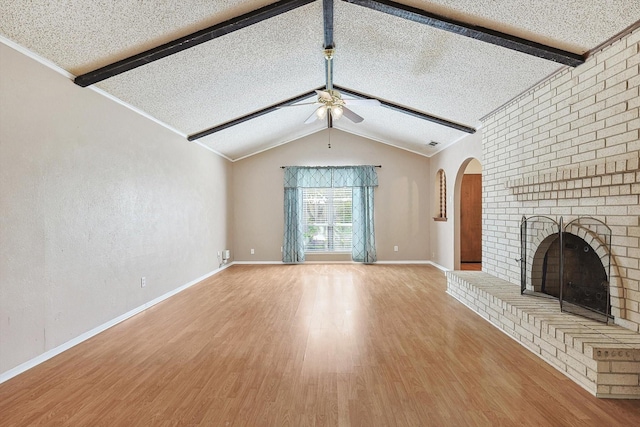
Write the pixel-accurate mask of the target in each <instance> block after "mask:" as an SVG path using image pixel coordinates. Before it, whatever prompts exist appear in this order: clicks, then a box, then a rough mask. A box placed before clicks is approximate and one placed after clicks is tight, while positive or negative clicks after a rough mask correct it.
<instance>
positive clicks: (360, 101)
mask: <svg viewBox="0 0 640 427" xmlns="http://www.w3.org/2000/svg"><path fill="white" fill-rule="evenodd" d="M343 101H344V103H345V105H370V106H376V107H377V106H379V105H380V101H378V100H377V99H343Z"/></svg>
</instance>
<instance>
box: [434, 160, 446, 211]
mask: <svg viewBox="0 0 640 427" xmlns="http://www.w3.org/2000/svg"><path fill="white" fill-rule="evenodd" d="M435 191H436V209H437V211H436V213H435V216H434V217H433V219H434V220H436V221H446V220H447V177H446V175H445V174H444V170H442V169H440V170H439V171H438V176H437V180H436V188H435Z"/></svg>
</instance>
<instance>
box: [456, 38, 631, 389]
mask: <svg viewBox="0 0 640 427" xmlns="http://www.w3.org/2000/svg"><path fill="white" fill-rule="evenodd" d="M639 68H640V28H636V29H635V30H633V31H630V32H627V33H626V34H625V35H622V36H620V37H618V38H616V39H615V40H613V41H612V42H611V43H610V44H608V45H607V46H605V47H603V48H602V49H600V50H598V51H596V52H592V54H591V55H590V56H589V58H588V59H587V61H586V62H585V63H584V64H583V65H581V66H579V67H576V68H565V69H563V70H561V71H559V72H558V73H556V74H555V75H553V76H551V77H549V78H548V79H547V80H545V81H543V82H541V83H539V84H538V85H537V86H535V87H534V88H532V89H531V90H529V91H528V92H526V93H524V94H522V95H521V96H519V97H518V98H517V99H514V100H513V101H511V102H510V103H508V104H507V105H505V106H503V107H502V108H501V109H499V110H498V111H495V112H493V113H492V114H490V115H489V116H487V117H485V118H484V119H483V126H482V156H483V162H482V163H483V178H482V179H483V182H482V187H483V214H482V215H483V218H482V234H483V242H482V253H483V258H482V268H483V272H482V273H481V274H480V275H477V276H473V274H471V273H472V272H464V273H461V275H457V272H454V273H450V274H448V282H449V292H450V293H451V294H452V295H454V296H456V298H458V299H460V300H461V301H463V302H464V303H465V304H467V305H469V306H470V307H471V306H472V301H475V302H473V304H476V306H475V307H474V308H473V309H474V310H476V311H477V312H479V313H480V314H482V311H483V310H484V314H482V315H483V317H485V318H486V319H487V320H489V321H491V322H492V323H494V324H496V326H498V327H500V328H502V329H503V330H504V331H505V332H507V333H508V334H510V335H511V336H513V337H514V338H516V339H518V340H519V341H520V342H521V343H523V345H525V346H527V347H528V348H529V349H530V350H532V351H534V352H535V353H537V354H538V355H540V357H542V358H544V359H545V360H547V361H549V363H551V364H553V365H554V366H556V367H557V368H558V369H560V370H561V371H563V372H564V373H565V374H567V375H568V376H569V377H571V378H573V379H574V380H575V381H576V382H578V383H580V384H581V385H582V386H583V387H585V388H586V389H588V390H589V391H590V392H592V393H593V394H596V395H599V396H607V397H635V398H640V379H639V377H640V334H639V332H640V245H639V241H640V221H639V218H640V200H639V197H640V115H639V111H640V92H639V88H640V71H639ZM531 215H538V216H548V217H552V218H559V217H563V218H564V220H565V223H569V222H571V221H572V220H574V219H576V218H578V217H593V218H595V219H597V220H599V221H602V223H604V224H606V225H607V226H608V227H610V229H611V237H610V239H611V240H610V246H609V249H608V250H607V252H608V253H607V254H606V255H607V256H608V257H609V259H610V261H609V262H610V265H609V266H605V267H610V275H609V291H610V292H609V293H610V302H611V315H612V316H613V318H612V321H611V323H613V324H612V325H606V324H597V323H596V324H593V323H589V321H587V320H578V321H576V322H577V323H576V322H574V318H576V316H573V315H571V314H566V313H559V309H557V308H556V307H557V302H556V303H552V302H549V304H551V305H549V304H547V303H546V302H545V303H542V306H540V305H539V304H538V303H536V302H531V301H530V300H531V298H534V299H535V297H528V298H529V300H524V301H521V300H520V299H519V298H518V297H523V298H527V296H520V295H519V292H518V288H517V285H519V284H520V282H521V268H520V267H521V265H520V262H519V260H520V258H521V251H520V247H521V241H520V222H521V219H522V217H523V216H531ZM569 231H571V230H569ZM574 234H576V235H577V236H579V237H580V238H581V239H583V240H585V242H586V243H587V244H589V245H590V247H591V248H592V249H593V250H594V251H596V253H598V255H599V256H601V257H602V256H604V255H605V254H604V252H603V251H604V248H603V247H601V245H598V244H597V242H594V241H593V239H592V238H591V236H590V235H589V234H588V233H584V234H582V235H581V232H580V231H577V230H576V231H575V232H574ZM590 239H591V240H590ZM543 241H544V236H541V239H540V242H539V243H542V242H543ZM529 262H531V268H532V269H534V271H532V272H531V276H530V277H533V282H532V283H529V286H530V287H531V288H532V289H533V288H534V286H535V280H537V279H539V277H538V276H536V274H538V273H537V272H536V271H535V268H537V267H535V266H534V265H533V264H534V263H533V260H530V261H529ZM463 276H464V277H463ZM474 277H475V278H474ZM491 280H493V281H494V285H493V287H492V285H491ZM478 281H479V283H475V282H478ZM505 284H506V286H507V287H508V286H509V285H516V286H514V288H515V291H514V290H513V289H509V290H508V292H507V290H506V289H507V288H505ZM503 291H504V292H506V293H503ZM512 292H515V294H513V295H512ZM538 300H539V299H538ZM488 310H489V311H488ZM527 310H529V311H527ZM554 310H555V311H554ZM566 316H568V317H566ZM598 325H600V326H598Z"/></svg>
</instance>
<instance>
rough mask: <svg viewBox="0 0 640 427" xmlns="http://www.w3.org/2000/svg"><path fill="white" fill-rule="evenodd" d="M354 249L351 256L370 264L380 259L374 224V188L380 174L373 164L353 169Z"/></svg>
mask: <svg viewBox="0 0 640 427" xmlns="http://www.w3.org/2000/svg"><path fill="white" fill-rule="evenodd" d="M353 173H354V174H355V178H354V180H353V183H352V184H353V188H352V189H351V191H352V196H351V197H352V205H351V206H352V210H353V215H352V217H353V220H352V221H353V239H352V241H353V249H352V251H351V258H352V259H353V260H354V261H357V262H364V263H365V264H370V263H374V262H376V260H377V259H378V257H377V255H376V235H375V228H374V226H373V189H374V187H376V186H377V185H378V175H377V174H376V170H375V168H374V167H373V166H361V167H359V168H357V169H356V170H355V171H353Z"/></svg>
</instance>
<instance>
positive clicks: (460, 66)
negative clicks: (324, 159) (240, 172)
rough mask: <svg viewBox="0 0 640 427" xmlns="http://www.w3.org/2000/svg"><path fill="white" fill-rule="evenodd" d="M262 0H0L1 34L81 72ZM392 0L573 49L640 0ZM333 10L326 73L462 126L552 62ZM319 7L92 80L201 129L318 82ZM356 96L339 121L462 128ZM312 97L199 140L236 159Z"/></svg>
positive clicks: (600, 35)
mask: <svg viewBox="0 0 640 427" xmlns="http://www.w3.org/2000/svg"><path fill="white" fill-rule="evenodd" d="M270 3H272V0H248V1H232V0H224V1H207V0H191V1H190V0H183V1H180V2H178V1H171V0H157V1H153V2H141V1H138V0H112V1H96V0H65V1H63V0H59V1H46V2H45V1H42V2H34V1H28V0H0V10H2V13H1V14H0V35H2V36H3V37H5V38H7V39H9V40H11V41H12V42H14V43H17V44H19V45H21V46H23V47H24V48H26V49H27V50H30V51H31V52H33V53H35V54H36V55H38V56H41V57H44V58H46V59H48V60H49V61H51V62H53V63H54V64H57V65H58V66H60V67H61V68H64V69H65V70H67V71H69V72H70V73H72V74H74V75H79V74H83V73H86V72H89V71H92V70H94V69H96V68H98V67H101V66H104V65H108V64H110V63H112V62H115V61H117V60H121V59H124V58H127V57H128V56H130V55H133V54H137V53H140V52H143V51H145V50H146V49H150V48H153V47H155V46H158V45H160V44H163V43H166V42H169V41H171V40H174V39H176V38H178V37H182V36H185V35H188V34H190V33H192V32H194V31H197V30H200V29H203V28H206V27H209V26H211V25H215V24H218V23H221V22H224V21H226V20H229V19H231V18H234V17H237V16H239V15H242V14H244V13H247V12H250V11H253V10H255V9H258V8H260V7H263V6H265V5H268V4H270ZM400 3H404V4H406V5H409V6H413V7H417V8H419V9H422V10H425V11H428V12H432V13H436V14H439V15H442V16H446V17H450V18H454V19H457V20H460V21H463V22H466V23H469V24H474V25H480V26H484V27H488V28H491V29H493V30H497V31H502V32H505V33H508V34H511V35H515V36H519V37H523V38H526V39H529V40H532V41H535V42H538V43H543V44H546V45H549V46H552V47H555V48H559V49H564V50H568V51H570V52H573V53H578V54H583V53H585V52H588V51H589V50H591V49H593V48H595V47H596V46H598V45H599V44H601V43H604V42H605V41H607V40H608V39H610V38H611V37H613V36H614V35H616V34H617V33H619V32H620V31H622V30H624V29H625V28H627V27H629V26H630V25H633V24H634V23H637V22H638V21H639V20H640V2H638V1H637V0H581V1H578V0H572V1H558V0H537V1H535V2H532V1H530V0H513V1H496V0H434V1H424V0H402V1H400ZM334 11H335V18H334V22H335V25H334V28H335V29H334V41H335V45H336V55H335V59H334V82H335V84H336V85H340V86H342V87H345V88H347V89H351V90H354V91H357V92H360V93H364V94H367V95H369V96H372V97H376V98H380V99H381V100H386V101H390V102H393V103H395V104H398V105H401V106H405V107H408V108H411V109H414V110H417V111H420V112H424V113H427V114H430V115H433V116H436V117H440V118H443V119H447V120H450V121H453V122H457V123H460V124H463V125H467V126H471V127H475V126H478V124H479V120H480V118H481V117H483V116H485V115H486V114H488V113H490V112H491V111H493V110H495V109H496V108H498V107H500V106H501V105H503V104H504V103H505V102H507V101H508V100H510V99H512V98H513V97H515V96H517V95H518V94H520V93H522V92H523V91H524V90H526V89H528V88H529V87H531V86H532V85H533V84H535V83H536V82H538V81H540V80H542V79H543V78H545V77H546V76H548V75H549V74H551V73H553V72H555V71H557V70H558V69H560V68H561V67H562V66H561V65H559V64H557V63H555V62H551V61H547V60H544V59H540V58H536V57H533V56H529V55H526V54H523V53H519V52H515V51H512V50H508V49H506V48H503V47H498V46H494V45H490V44H487V43H484V42H481V41H478V40H475V39H471V38H467V37H463V36H460V35H456V34H452V33H448V32H445V31H443V30H440V29H435V28H432V27H427V26H424V25H422V24H418V23H415V22H411V21H408V20H404V19H401V18H398V17H394V16H391V15H388V14H385V13H382V12H378V11H374V10H371V9H367V8H364V7H361V6H357V5H353V4H349V3H345V2H343V1H339V0H335V1H334ZM322 16H323V15H322V1H321V0H317V1H315V2H313V3H310V4H308V5H305V6H302V7H299V8H297V9H295V10H292V11H289V12H286V13H284V14H281V15H278V16H276V17H273V18H270V19H268V20H265V21H262V22H259V23H257V24H255V25H252V26H249V27H247V28H243V29H240V30H238V31H235V32H233V33H230V34H227V35H224V36H222V37H220V38H217V39H214V40H211V41H208V42H206V43H203V44H200V45H198V46H196V47H193V48H191V49H188V50H185V51H182V52H179V53H177V54H174V55H172V56H168V57H166V58H163V59H161V60H158V61H156V62H152V63H150V64H147V65H144V66H142V67H139V68H136V69H134V70H131V71H128V72H125V73H122V74H120V75H117V76H114V77H111V78H109V79H107V80H104V81H102V82H100V83H98V84H96V86H97V87H99V88H100V89H102V90H104V91H106V92H108V93H109V94H111V95H113V96H115V97H117V98H119V99H121V100H123V101H124V102H126V103H128V104H130V105H132V106H134V107H136V108H138V109H140V110H142V111H144V112H146V113H147V114H149V115H150V116H152V117H154V118H155V119H157V120H158V121H160V122H163V123H165V124H167V125H169V126H170V127H172V128H175V129H177V130H178V131H179V132H181V133H182V134H186V135H188V134H194V133H198V132H200V131H203V130H206V129H209V128H212V127H215V126H218V125H221V124H224V123H226V122H228V121H231V120H234V119H237V118H240V117H243V116H245V115H247V114H250V113H254V112H256V111H259V110H261V109H264V108H266V107H269V106H272V105H275V104H278V103H280V102H282V101H284V100H286V99H289V98H292V97H295V96H298V95H301V94H303V93H307V92H309V91H311V90H313V89H315V88H317V87H320V86H323V85H324V82H325V72H324V71H325V70H324V58H323V55H322V48H323V46H322V45H323V41H324V37H323V18H322ZM70 84H73V83H71V82H70ZM352 109H353V110H354V111H355V112H356V113H358V114H360V115H361V116H362V117H364V118H365V121H364V122H362V123H360V124H354V123H352V122H349V121H348V120H346V119H345V118H342V119H341V120H339V121H336V122H335V123H334V126H335V127H336V128H338V129H341V130H343V131H346V132H350V133H354V134H358V135H361V136H365V137H368V138H371V139H373V140H376V141H380V142H383V143H387V144H391V145H394V146H397V147H400V148H403V149H406V150H410V151H413V152H415V153H419V154H423V155H426V156H430V155H432V154H433V153H435V152H437V151H439V150H441V149H442V148H444V147H446V146H448V145H450V144H452V143H453V142H455V141H457V140H458V139H460V138H461V137H462V136H464V135H465V134H464V133H463V132H461V131H458V130H454V129H451V128H448V127H443V126H441V125H438V124H435V123H432V122H428V121H424V120H421V119H418V118H415V117H412V116H409V115H406V114H402V113H399V112H397V111H394V110H391V109H388V108H384V107H370V106H354V107H353V108H352ZM313 111H314V107H313V106H310V105H307V106H299V107H288V108H281V109H278V110H275V111H273V112H270V113H268V114H265V115H262V116H260V117H258V118H255V119H252V120H250V121H246V122H243V123H240V124H238V125H235V126H232V127H229V128H227V129H225V130H223V131H220V132H216V133H214V134H212V135H209V136H207V137H204V138H202V139H199V140H198V143H200V144H202V145H204V146H207V147H209V148H210V149H212V150H214V151H216V152H218V153H220V154H222V155H224V156H226V157H227V158H229V159H232V160H236V159H239V158H243V157H246V156H249V155H252V154H254V153H257V152H260V151H264V150H266V149H269V148H271V147H274V146H277V145H280V144H283V143H286V142H290V141H294V140H295V139H297V138H299V137H301V136H305V135H308V134H310V133H313V132H317V131H319V130H321V129H324V128H326V126H327V123H326V122H323V121H316V122H314V123H312V124H311V125H304V124H303V121H304V120H305V119H306V118H307V117H308V116H309V115H310V114H311V113H312V112H313ZM430 141H436V142H438V143H439V144H438V145H437V146H436V147H435V148H434V147H429V146H427V145H426V144H428V143H429V142H430Z"/></svg>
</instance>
